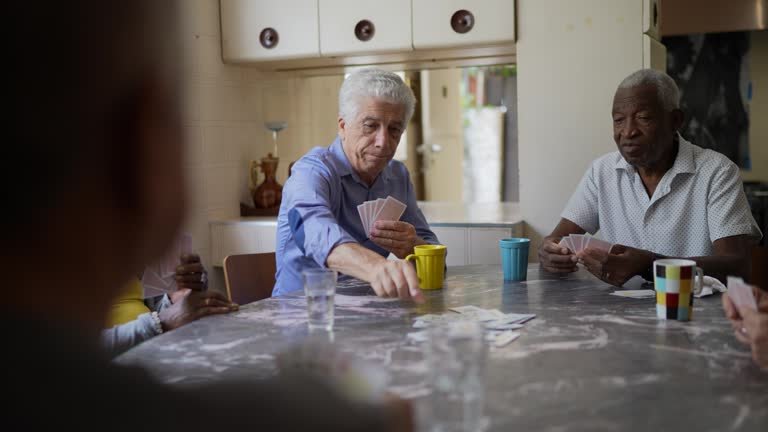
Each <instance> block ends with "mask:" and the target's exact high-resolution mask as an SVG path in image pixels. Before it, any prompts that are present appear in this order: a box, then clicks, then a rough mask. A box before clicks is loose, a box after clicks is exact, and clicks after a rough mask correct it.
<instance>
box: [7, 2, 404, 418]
mask: <svg viewBox="0 0 768 432" xmlns="http://www.w3.org/2000/svg"><path fill="white" fill-rule="evenodd" d="M179 4H180V5H181V6H182V7H189V6H188V5H187V2H179ZM9 7H10V8H11V11H10V12H9V16H12V17H14V21H15V22H14V23H13V24H18V28H15V29H13V30H12V33H13V34H12V35H11V36H10V38H9V39H10V41H11V45H12V48H11V49H12V50H13V51H14V52H15V58H14V59H13V61H12V62H10V63H11V68H12V69H13V72H12V75H11V78H10V80H11V82H12V83H13V88H12V92H13V100H12V101H11V103H10V104H9V105H10V106H11V107H13V108H12V116H13V118H12V121H11V122H10V125H11V130H12V135H11V136H12V138H11V142H10V143H8V144H6V145H5V146H4V148H5V150H6V151H5V155H4V156H5V158H6V160H7V161H10V162H11V164H12V165H11V164H9V166H8V167H7V168H6V169H4V170H2V172H3V185H4V187H5V190H6V192H5V195H4V196H5V200H4V201H5V202H4V211H3V212H2V218H3V227H4V230H3V241H2V248H3V262H4V264H5V265H6V271H7V272H6V276H7V278H8V279H9V283H8V284H7V285H6V288H7V289H6V292H5V295H4V296H3V299H2V324H3V328H4V329H5V330H6V336H5V339H4V343H5V346H6V348H7V349H6V350H5V352H6V354H5V355H4V356H3V360H2V362H3V363H2V370H3V373H4V377H5V379H4V380H3V385H4V387H3V388H4V390H5V391H6V392H8V394H9V395H11V398H10V402H9V404H6V405H5V407H4V410H3V411H4V412H5V413H7V414H10V418H8V415H5V416H4V417H5V422H6V423H7V424H12V425H24V428H25V429H29V430H52V429H53V428H54V427H55V428H56V429H61V430H71V429H75V430H93V429H98V430H130V431H137V430H158V431H161V430H205V431H213V430H229V431H234V430H265V431H274V430H333V431H353V430H354V431H358V430H364V431H367V432H372V431H389V430H410V429H411V425H410V420H411V416H410V411H409V405H408V404H407V403H405V402H403V401H399V400H398V401H392V402H390V403H386V404H380V405H373V404H364V403H360V402H354V401H350V400H347V399H343V398H341V397H339V396H338V395H336V394H335V393H333V392H332V391H330V390H329V388H328V387H326V386H324V385H323V384H322V383H319V382H314V381H313V380H311V379H309V378H307V377H294V378H284V379H280V380H268V381H259V382H256V381H254V382H247V381H244V380H241V381H239V382H236V383H224V382H221V383H217V384H214V385H209V386H206V387H201V388H189V387H185V388H184V389H183V390H182V389H178V388H171V387H167V386H165V385H162V384H160V383H158V382H157V381H155V380H154V379H152V378H151V377H150V376H148V375H147V374H146V373H145V372H144V371H143V370H141V369H139V368H127V367H119V366H116V365H113V364H112V363H110V361H109V360H108V356H107V355H106V353H104V352H103V351H102V348H101V346H100V344H99V342H100V341H99V335H100V330H101V329H102V327H103V324H104V322H105V319H106V316H107V313H108V311H109V308H110V304H111V302H112V301H113V300H114V299H115V298H116V297H117V296H118V295H119V293H120V292H121V289H123V287H124V285H125V283H126V282H127V281H128V280H129V279H130V278H131V277H135V276H134V275H133V274H132V272H134V270H135V269H136V268H142V267H143V265H144V263H146V262H152V261H154V260H156V259H158V258H160V256H161V255H162V254H163V252H164V251H165V249H166V248H168V247H169V245H170V243H171V240H172V238H173V237H174V236H175V234H176V231H177V230H178V228H179V224H180V222H181V220H182V216H183V213H184V204H185V202H184V196H185V194H184V190H183V185H184V179H183V177H182V164H181V161H180V160H181V158H180V157H179V153H180V151H181V149H182V143H183V137H182V127H181V123H180V116H179V111H180V110H179V106H178V103H179V100H180V99H181V95H180V94H179V89H178V87H177V86H178V85H179V84H180V83H182V82H183V81H184V80H183V77H181V76H180V74H179V72H180V71H179V70H177V67H178V65H179V64H183V63H181V62H180V61H179V60H180V59H179V57H180V53H181V51H180V49H179V45H178V44H177V43H176V42H177V40H176V36H177V33H178V32H177V31H176V26H175V23H174V22H175V18H176V14H177V10H176V2H172V1H156V0H132V1H129V2H105V1H96V0H91V1H68V2H51V3H46V4H45V5H41V4H39V3H37V2H16V3H13V4H11V5H9Z"/></svg>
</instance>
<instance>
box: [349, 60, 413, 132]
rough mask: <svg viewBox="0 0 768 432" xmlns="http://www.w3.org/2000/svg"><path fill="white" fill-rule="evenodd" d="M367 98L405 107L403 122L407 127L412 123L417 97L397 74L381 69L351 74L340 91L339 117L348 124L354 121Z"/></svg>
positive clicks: (364, 70)
mask: <svg viewBox="0 0 768 432" xmlns="http://www.w3.org/2000/svg"><path fill="white" fill-rule="evenodd" d="M366 97H372V98H376V99H383V100H384V101H386V102H389V103H393V104H398V105H402V106H404V107H405V118H404V119H403V121H404V123H405V124H406V125H407V124H408V122H410V121H411V116H413V110H414V109H415V106H416V97H415V96H414V95H413V91H412V90H411V88H410V87H408V85H406V84H405V83H404V82H403V80H402V79H400V77H399V76H397V74H395V73H392V72H387V71H383V70H381V69H362V70H360V71H357V72H354V73H352V74H350V75H349V76H348V77H347V78H346V79H345V80H344V82H343V83H342V84H341V89H340V90H339V116H340V117H341V118H343V119H344V121H346V122H351V121H353V120H354V119H355V117H356V116H357V112H358V110H359V105H360V103H361V102H362V100H363V99H364V98H366Z"/></svg>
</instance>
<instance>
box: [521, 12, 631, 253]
mask: <svg viewBox="0 0 768 432" xmlns="http://www.w3.org/2000/svg"><path fill="white" fill-rule="evenodd" d="M517 4H518V18H517V22H518V42H517V60H518V78H517V79H518V99H517V104H518V121H519V158H520V208H521V210H522V212H523V220H525V221H526V235H527V236H530V237H531V238H532V239H533V240H534V247H532V248H531V253H532V259H534V257H535V251H536V249H537V248H538V242H539V241H540V238H541V237H543V236H545V235H547V234H549V233H550V232H551V230H552V229H553V228H554V226H555V224H556V223H557V221H558V220H559V219H560V213H561V212H562V210H563V207H564V206H565V204H566V202H567V200H568V198H569V197H570V195H571V194H572V193H573V191H574V189H575V187H576V185H577V184H578V182H579V180H580V179H581V177H582V175H583V174H584V172H585V170H586V169H587V167H588V166H589V164H590V162H591V161H592V160H594V159H595V158H597V157H598V156H600V155H602V154H605V153H607V152H610V151H613V150H615V145H614V143H613V138H612V127H611V117H610V114H611V104H612V100H613V93H614V91H615V89H616V87H617V85H618V84H619V82H620V81H621V80H622V79H623V78H624V77H625V76H627V75H629V74H630V73H631V72H633V71H635V70H637V69H640V68H642V67H643V52H642V49H643V48H642V24H641V23H642V3H641V2H640V1H637V0H616V1H605V0H582V1H578V2H575V1H571V0H518V2H517Z"/></svg>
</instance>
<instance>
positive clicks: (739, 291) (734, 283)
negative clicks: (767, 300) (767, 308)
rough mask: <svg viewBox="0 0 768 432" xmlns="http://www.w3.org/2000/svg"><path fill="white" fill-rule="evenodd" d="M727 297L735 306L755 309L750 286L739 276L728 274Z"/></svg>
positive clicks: (755, 303)
mask: <svg viewBox="0 0 768 432" xmlns="http://www.w3.org/2000/svg"><path fill="white" fill-rule="evenodd" d="M726 292H727V294H728V297H729V298H730V299H731V301H733V302H734V303H735V304H736V306H738V307H741V308H747V309H750V310H753V311H756V310H757V302H755V296H754V295H753V294H752V286H751V285H749V284H747V283H744V280H743V279H742V278H740V277H735V276H728V291H726Z"/></svg>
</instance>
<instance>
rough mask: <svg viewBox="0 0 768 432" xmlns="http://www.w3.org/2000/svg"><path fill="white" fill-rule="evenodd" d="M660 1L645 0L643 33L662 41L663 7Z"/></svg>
mask: <svg viewBox="0 0 768 432" xmlns="http://www.w3.org/2000/svg"><path fill="white" fill-rule="evenodd" d="M662 6H663V5H662V4H661V3H660V2H659V0H643V33H645V34H647V35H648V36H650V37H652V38H654V39H656V40H661V35H660V34H659V27H661V7H662Z"/></svg>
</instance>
